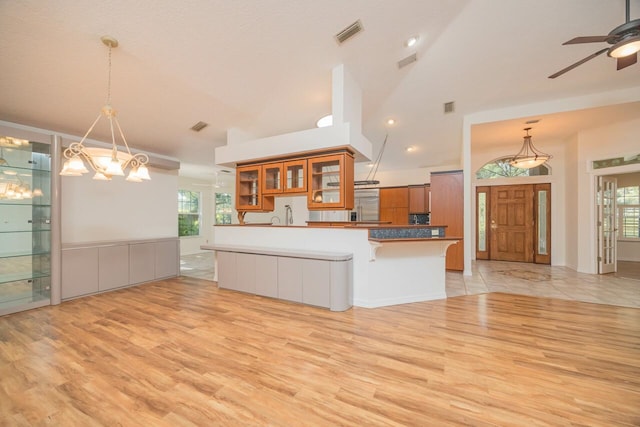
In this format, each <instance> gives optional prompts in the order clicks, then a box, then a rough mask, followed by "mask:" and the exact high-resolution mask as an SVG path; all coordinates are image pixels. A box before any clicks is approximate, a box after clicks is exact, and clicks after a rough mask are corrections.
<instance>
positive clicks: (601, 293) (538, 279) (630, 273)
mask: <svg viewBox="0 0 640 427" xmlns="http://www.w3.org/2000/svg"><path fill="white" fill-rule="evenodd" d="M618 270H619V271H618V273H615V274H606V275H596V274H584V273H578V272H576V271H574V270H572V269H570V268H567V267H552V266H548V265H539V264H527V263H517V262H501V261H474V262H473V264H472V275H471V276H463V275H462V274H461V273H455V272H447V276H446V280H447V296H449V297H455V296H460V295H473V294H483V293H489V292H506V293H512V294H521V295H531V296H540V297H549V298H559V299H565V300H574V301H583V302H592V303H599V304H610V305H617V306H623V307H635V308H640V263H635V262H619V263H618ZM180 273H181V274H182V275H183V276H189V277H197V278H200V279H204V280H213V273H214V269H213V254H212V253H211V252H206V253H198V254H193V255H184V256H182V257H181V261H180Z"/></svg>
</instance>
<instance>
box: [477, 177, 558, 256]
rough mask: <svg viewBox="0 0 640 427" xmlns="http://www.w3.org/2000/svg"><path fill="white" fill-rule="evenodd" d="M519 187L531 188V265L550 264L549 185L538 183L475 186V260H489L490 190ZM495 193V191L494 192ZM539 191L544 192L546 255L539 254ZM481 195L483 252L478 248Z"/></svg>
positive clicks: (548, 183)
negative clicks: (483, 206)
mask: <svg viewBox="0 0 640 427" xmlns="http://www.w3.org/2000/svg"><path fill="white" fill-rule="evenodd" d="M512 185H513V186H521V185H530V186H531V187H532V190H533V191H532V193H533V204H532V209H533V225H532V227H533V236H534V238H533V239H532V240H533V263H535V264H548V265H550V264H551V248H552V242H551V199H552V197H551V183H550V182H547V183H539V184H522V183H519V184H498V185H483V186H476V192H475V203H476V206H475V223H476V224H475V225H476V227H475V231H476V232H475V254H476V259H485V260H491V256H490V254H491V227H490V224H489V221H490V217H491V190H492V188H498V187H510V186H512ZM494 191H495V190H494ZM540 191H546V192H547V193H546V209H545V216H546V228H545V231H546V235H545V241H546V243H547V250H546V253H544V254H543V253H540V251H539V248H540V247H539V244H538V243H539V241H540V239H539V235H538V234H539V233H538V231H539V221H538V218H539V209H540V208H541V206H540V205H539V202H538V194H539V192H540ZM481 193H485V194H486V196H485V203H486V206H485V212H486V214H485V216H484V219H485V224H484V230H485V239H486V241H485V246H484V248H485V249H484V250H482V251H481V250H480V248H479V243H480V230H481V224H480V211H481V210H480V206H479V204H480V197H479V194H481Z"/></svg>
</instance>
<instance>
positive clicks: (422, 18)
mask: <svg viewBox="0 0 640 427" xmlns="http://www.w3.org/2000/svg"><path fill="white" fill-rule="evenodd" d="M637 17H640V0H631V18H632V19H634V18H637ZM357 19H360V20H361V21H362V24H363V26H364V31H363V32H362V33H361V34H358V35H357V36H355V37H354V38H353V39H351V40H349V41H347V42H346V43H345V44H344V45H338V44H337V43H336V41H335V40H334V38H333V36H334V35H335V34H336V33H337V32H339V31H340V30H342V29H343V28H344V27H346V26H347V25H349V24H351V23H353V22H354V21H355V20H357ZM623 22H624V1H623V0H535V1H534V0H518V1H514V0H447V1H442V0H348V1H345V0H183V1H167V0H139V1H136V2H132V1H128V0H102V1H100V2H86V1H77V0H48V1H42V0H24V1H0V58H1V63H2V72H1V73H0V93H1V94H2V96H1V97H0V119H1V120H7V121H13V122H18V123H22V124H27V125H32V126H37V127H42V128H45V129H52V130H56V131H60V132H65V133H70V134H75V135H80V136H81V135H82V134H84V132H86V130H87V129H88V128H89V125H90V124H91V123H92V121H93V120H94V119H95V117H96V115H97V114H98V111H99V110H100V108H101V107H102V105H103V103H104V102H105V99H106V81H107V48H106V47H105V46H104V45H103V44H102V43H101V42H100V37H101V36H102V35H105V34H108V35H111V36H113V37H115V38H117V39H118V40H119V42H120V46H119V47H118V48H117V49H115V50H114V51H113V76H112V86H113V87H112V104H113V106H114V107H115V108H116V109H117V110H118V111H119V119H120V123H121V125H122V128H123V131H124V133H125V136H126V137H127V141H128V142H129V144H130V145H131V146H132V147H135V148H138V149H143V150H148V151H152V152H155V153H159V154H164V155H167V156H172V157H176V158H178V159H180V160H181V162H182V163H183V165H184V166H185V170H184V171H182V172H181V173H184V174H187V175H191V176H201V177H208V178H211V177H212V176H213V173H214V171H215V168H214V164H215V159H214V148H215V147H216V146H219V145H223V144H225V143H226V131H227V129H230V128H237V129H240V130H242V131H245V132H248V133H251V134H252V135H254V136H256V137H266V136H272V135H277V134H281V133H287V132H293V131H298V130H303V129H308V128H311V127H313V126H314V124H315V121H316V120H317V119H318V118H319V117H321V116H323V115H325V114H327V113H329V112H330V108H331V99H330V96H331V70H332V68H333V67H334V66H336V65H338V64H340V63H344V64H345V65H346V67H347V68H348V69H349V70H350V72H351V74H353V76H354V77H355V79H356V80H357V81H358V82H359V83H360V85H361V87H362V90H363V133H364V135H365V136H366V137H367V138H368V139H369V140H370V141H372V142H373V144H374V153H377V151H378V150H379V148H380V145H381V143H382V141H383V139H384V136H385V133H386V132H389V141H388V144H387V147H386V150H385V154H384V158H383V161H382V164H381V165H380V169H381V170H384V169H397V168H403V169H404V168H415V167H425V166H438V165H447V164H458V163H459V162H460V154H461V144H462V119H463V116H464V115H466V114H471V113H475V112H478V111H485V110H491V109H498V108H506V107H509V106H512V105H521V104H527V103H533V102H542V101H545V100H550V99H557V98H565V97H572V96H579V95H585V94H589V93H595V92H603V91H610V90H616V89H622V88H629V87H637V86H640V72H639V71H640V65H638V64H636V65H634V66H631V67H628V68H626V69H624V70H621V71H616V70H615V61H614V60H613V59H612V58H608V57H607V56H606V55H601V56H599V57H597V58H596V59H593V60H592V61H589V62H587V63H585V64H584V65H582V66H580V67H578V68H576V69H575V70H573V71H570V72H569V73H567V74H565V75H564V76H561V77H559V78H557V79H553V80H552V79H548V78H547V76H548V75H550V74H552V73H553V72H555V71H558V70H559V69H561V68H564V67H565V66H567V65H569V64H571V63H573V62H575V61H577V60H579V59H581V58H583V57H585V56H587V55H589V54H591V53H593V52H595V51H596V50H598V49H599V48H601V47H604V46H602V44H585V45H572V46H562V45H561V43H562V42H564V41H566V40H568V39H570V38H572V37H574V36H579V35H603V34H607V33H609V31H611V29H613V28H614V27H616V26H618V25H620V24H622V23H623ZM412 35H418V36H419V37H420V39H419V43H418V44H417V46H416V47H415V48H406V47H404V45H403V42H404V41H405V40H406V39H407V38H408V37H409V36H412ZM414 52H417V55H418V60H417V62H415V63H413V64H411V65H409V66H407V67H405V68H403V69H401V70H399V69H398V67H397V65H396V63H397V61H399V60H400V59H403V58H405V57H406V56H408V55H409V54H411V53H414ZM448 101H455V103H456V109H455V112H454V113H452V114H447V115H444V114H443V111H442V109H443V103H445V102H448ZM630 105H631V106H632V110H627V109H626V108H619V107H615V108H604V109H601V110H600V111H599V112H598V114H596V116H597V118H598V121H600V122H602V123H606V122H607V120H612V118H615V117H620V115H621V114H624V115H625V117H626V116H628V115H631V117H634V116H633V115H635V117H637V116H638V112H639V110H638V108H637V105H635V106H633V104H630ZM621 111H622V112H621ZM611 114H613V115H611ZM563 116H564V117H563ZM596 116H594V115H593V114H591V115H589V114H586V115H584V116H583V115H582V114H574V115H571V114H569V113H567V115H566V116H565V115H559V116H557V117H556V122H555V124H554V126H553V128H554V129H557V131H558V132H564V133H567V132H568V131H569V129H580V128H581V127H584V126H588V125H593V123H594V117H596ZM390 117H393V118H395V119H396V121H397V124H396V125H395V126H394V127H393V128H387V127H386V125H385V121H386V119H387V118H390ZM564 119H567V120H569V119H571V122H569V121H567V122H566V123H564V122H560V123H559V124H558V122H557V121H558V120H560V121H562V120H564ZM198 121H204V122H207V123H209V126H208V127H207V128H206V129H204V130H203V131H202V132H200V133H195V132H193V131H191V130H190V129H189V128H190V127H191V126H192V125H193V124H195V123H196V122H198ZM551 122H552V118H551V117H547V118H545V120H544V121H543V122H542V123H541V124H540V125H539V126H540V129H536V131H537V132H538V133H537V134H536V135H538V137H536V140H539V139H540V137H543V136H547V135H548V136H551V133H553V131H552V130H551V129H552V127H551V126H548V127H547V130H544V126H543V124H545V123H551ZM563 123H564V124H563ZM568 123H571V126H569V125H568ZM565 124H566V125H565ZM505 126H506V127H505ZM535 126H536V125H534V128H535ZM522 127H524V126H523V125H522V123H521V122H520V121H514V123H501V124H500V123H498V124H492V125H491V126H487V128H488V129H489V130H488V131H487V130H486V129H483V130H479V131H478V132H474V133H473V144H474V146H476V144H483V143H498V142H500V141H502V142H504V141H506V140H507V139H508V138H509V137H510V138H512V140H513V141H514V143H515V144H517V143H518V142H519V141H521V136H522V132H521V129H522ZM514 129H515V131H514ZM509 134H510V135H509ZM498 135H499V138H498ZM555 136H556V137H557V136H558V135H555ZM560 136H562V135H560ZM91 137H92V138H95V139H102V140H109V137H108V134H107V129H96V130H95V131H94V133H92V134H91ZM505 138H506V139H505ZM407 146H414V147H416V148H417V149H416V150H415V151H413V152H412V153H407V152H406V151H405V148H406V147H407ZM516 148H517V147H516Z"/></svg>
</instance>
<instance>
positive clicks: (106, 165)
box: [60, 36, 151, 182]
mask: <svg viewBox="0 0 640 427" xmlns="http://www.w3.org/2000/svg"><path fill="white" fill-rule="evenodd" d="M101 40H102V43H103V44H104V45H105V46H107V47H108V48H109V80H108V85H107V103H106V105H105V106H104V107H102V110H100V113H99V114H98V117H97V118H96V119H95V121H94V122H93V124H92V125H91V127H90V128H89V130H88V131H87V133H85V135H84V136H83V137H82V140H80V142H73V143H71V144H70V145H69V147H68V148H67V149H66V150H64V157H65V158H66V159H67V160H66V161H65V162H64V165H63V168H62V171H61V172H60V175H63V176H80V175H83V174H85V173H87V172H89V170H88V169H87V167H86V166H85V162H86V163H87V164H88V165H89V167H90V168H91V169H93V170H94V172H95V175H94V176H93V179H96V180H100V181H110V180H111V177H112V176H114V175H118V176H124V174H125V170H126V169H127V168H130V171H129V175H128V176H127V181H131V182H140V181H142V180H149V179H151V178H150V177H149V170H148V169H147V163H149V156H147V155H146V154H144V153H136V154H131V150H129V145H128V144H127V140H126V139H125V137H124V134H123V133H122V129H121V128H120V123H118V119H117V118H116V110H114V109H113V107H112V106H111V49H113V48H115V47H117V46H118V40H116V39H115V38H113V37H111V36H103V37H102V39H101ZM102 116H104V117H106V118H107V120H108V121H109V129H110V131H111V148H94V147H86V146H85V145H84V141H85V140H86V139H87V137H88V136H89V134H90V133H91V131H92V130H93V128H94V127H95V125H96V124H97V123H98V121H100V119H101V118H102ZM114 127H115V128H117V130H118V133H119V134H120V137H121V138H122V141H123V142H124V146H125V148H126V149H127V151H126V152H123V151H118V147H117V145H116V136H115V128H114Z"/></svg>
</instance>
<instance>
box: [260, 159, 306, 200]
mask: <svg viewBox="0 0 640 427" xmlns="http://www.w3.org/2000/svg"><path fill="white" fill-rule="evenodd" d="M306 171H307V160H306V159H300V160H288V161H283V162H273V163H265V164H263V165H262V192H263V193H264V194H281V193H288V194H295V193H305V192H306V191H307V177H306V173H307V172H306Z"/></svg>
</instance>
